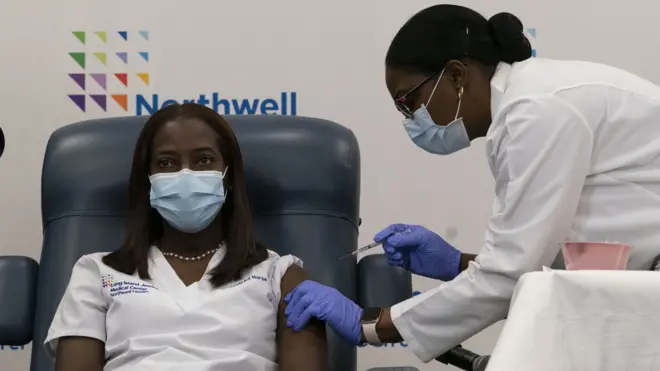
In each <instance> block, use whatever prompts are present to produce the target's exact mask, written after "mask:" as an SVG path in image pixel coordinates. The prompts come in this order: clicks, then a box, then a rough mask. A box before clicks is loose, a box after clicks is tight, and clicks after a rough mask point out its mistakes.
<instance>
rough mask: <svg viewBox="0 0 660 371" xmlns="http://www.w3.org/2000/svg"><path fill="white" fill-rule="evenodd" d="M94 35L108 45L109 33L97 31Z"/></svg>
mask: <svg viewBox="0 0 660 371" xmlns="http://www.w3.org/2000/svg"><path fill="white" fill-rule="evenodd" d="M94 33H95V34H96V36H98V37H99V39H101V41H103V43H104V44H107V43H108V33H107V32H105V31H96V32H94Z"/></svg>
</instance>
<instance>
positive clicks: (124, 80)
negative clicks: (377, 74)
mask: <svg viewBox="0 0 660 371" xmlns="http://www.w3.org/2000/svg"><path fill="white" fill-rule="evenodd" d="M115 77H116V78H117V79H118V80H119V81H121V83H122V84H124V86H128V74H126V73H115Z"/></svg>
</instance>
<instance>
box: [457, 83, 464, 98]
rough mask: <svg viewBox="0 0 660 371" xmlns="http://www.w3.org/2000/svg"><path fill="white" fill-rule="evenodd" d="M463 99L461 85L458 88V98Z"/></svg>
mask: <svg viewBox="0 0 660 371" xmlns="http://www.w3.org/2000/svg"><path fill="white" fill-rule="evenodd" d="M461 99H463V87H462V86H461V87H460V89H458V100H461Z"/></svg>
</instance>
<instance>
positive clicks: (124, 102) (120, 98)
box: [112, 94, 128, 111]
mask: <svg viewBox="0 0 660 371" xmlns="http://www.w3.org/2000/svg"><path fill="white" fill-rule="evenodd" d="M112 99H113V100H114V101H115V102H117V104H118V105H119V106H120V107H121V108H123V109H124V111H128V95H126V94H113V95H112Z"/></svg>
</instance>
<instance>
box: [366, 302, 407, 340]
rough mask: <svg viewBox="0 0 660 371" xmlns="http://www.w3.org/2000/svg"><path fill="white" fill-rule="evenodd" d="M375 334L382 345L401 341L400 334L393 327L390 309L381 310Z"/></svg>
mask: <svg viewBox="0 0 660 371" xmlns="http://www.w3.org/2000/svg"><path fill="white" fill-rule="evenodd" d="M376 334H377V335H378V338H379V339H380V341H381V342H382V343H399V342H401V341H403V339H402V338H401V334H399V331H398V330H397V329H396V327H395V326H394V322H392V316H391V315H390V308H383V312H382V314H381V315H380V320H379V321H378V323H377V324H376ZM363 340H364V335H363Z"/></svg>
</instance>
